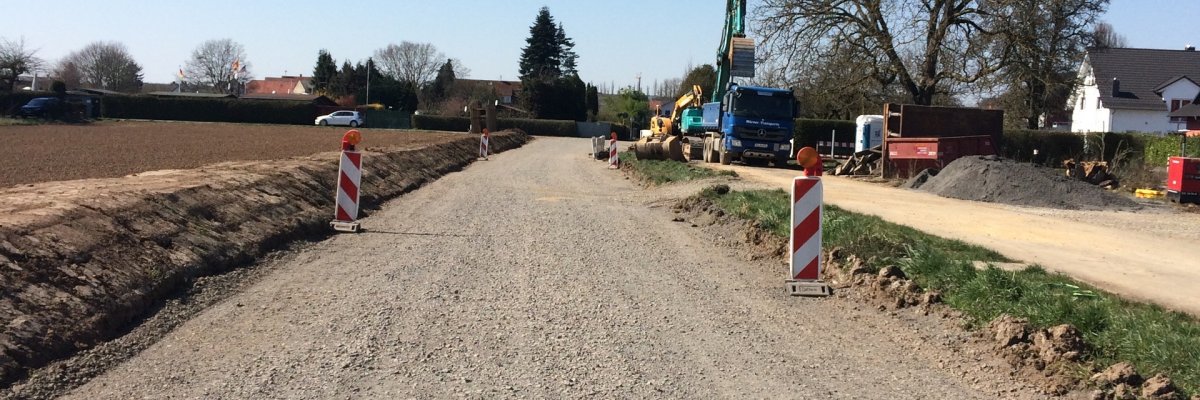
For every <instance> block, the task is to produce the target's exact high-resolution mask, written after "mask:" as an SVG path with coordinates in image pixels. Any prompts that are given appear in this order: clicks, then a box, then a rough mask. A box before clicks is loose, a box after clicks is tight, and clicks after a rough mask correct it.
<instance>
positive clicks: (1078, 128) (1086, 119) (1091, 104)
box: [1071, 85, 1112, 132]
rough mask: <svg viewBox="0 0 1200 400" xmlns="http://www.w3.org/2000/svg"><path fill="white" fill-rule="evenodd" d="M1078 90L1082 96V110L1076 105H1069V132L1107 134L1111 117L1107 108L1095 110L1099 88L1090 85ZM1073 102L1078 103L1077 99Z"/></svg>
mask: <svg viewBox="0 0 1200 400" xmlns="http://www.w3.org/2000/svg"><path fill="white" fill-rule="evenodd" d="M1079 90H1080V93H1081V94H1082V96H1083V109H1082V110H1081V109H1079V105H1078V103H1073V104H1071V106H1072V108H1071V109H1072V110H1073V111H1072V112H1071V131H1072V132H1107V131H1108V128H1109V126H1111V125H1112V122H1111V115H1110V114H1109V110H1108V109H1107V108H1096V101H1097V100H1098V99H1099V98H1100V90H1099V88H1097V87H1096V86H1095V85H1090V86H1083V87H1081V88H1079ZM1075 100H1076V101H1079V98H1078V97H1076V98H1075Z"/></svg>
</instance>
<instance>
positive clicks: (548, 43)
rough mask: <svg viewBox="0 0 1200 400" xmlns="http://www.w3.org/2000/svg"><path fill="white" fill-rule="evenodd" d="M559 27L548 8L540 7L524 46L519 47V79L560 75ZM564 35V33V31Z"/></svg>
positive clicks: (560, 49) (556, 76)
mask: <svg viewBox="0 0 1200 400" xmlns="http://www.w3.org/2000/svg"><path fill="white" fill-rule="evenodd" d="M558 33H559V29H558V27H557V26H555V24H554V17H552V16H550V8H548V7H542V8H541V10H538V15H537V17H536V18H534V21H533V26H530V27H529V37H528V38H526V39H525V43H526V46H525V48H523V49H521V61H520V65H519V67H520V68H519V70H518V72H520V74H521V80H527V79H541V78H558V77H559V76H562V59H561V58H560V57H561V56H562V48H561V47H560V45H559V41H558ZM564 36H565V33H564Z"/></svg>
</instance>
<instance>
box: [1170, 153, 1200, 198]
mask: <svg viewBox="0 0 1200 400" xmlns="http://www.w3.org/2000/svg"><path fill="white" fill-rule="evenodd" d="M1167 197H1168V198H1170V199H1171V200H1173V201H1175V202H1178V203H1197V204H1200V158H1188V157H1171V158H1170V159H1168V161H1167Z"/></svg>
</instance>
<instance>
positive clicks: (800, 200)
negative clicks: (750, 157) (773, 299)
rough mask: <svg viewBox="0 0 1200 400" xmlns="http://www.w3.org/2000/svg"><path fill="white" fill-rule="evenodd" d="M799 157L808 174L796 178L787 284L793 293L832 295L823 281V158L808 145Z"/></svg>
mask: <svg viewBox="0 0 1200 400" xmlns="http://www.w3.org/2000/svg"><path fill="white" fill-rule="evenodd" d="M801 153H803V154H801ZM796 160H797V161H799V162H800V165H802V166H804V167H805V169H804V175H805V176H798V177H796V178H794V179H792V234H791V243H790V246H788V256H789V257H788V264H789V266H790V271H789V273H788V279H787V281H786V285H787V289H788V293H789V294H791V295H793V296H828V295H829V286H828V285H826V284H825V283H824V282H822V281H821V269H822V268H821V261H822V260H821V217H822V214H823V213H824V209H825V207H824V206H823V204H822V203H823V201H824V187H823V186H822V185H821V167H820V163H821V161H820V160H821V157H820V155H818V154H817V152H816V150H814V149H812V148H811V147H805V148H804V149H801V151H800V152H798V153H797V154H796Z"/></svg>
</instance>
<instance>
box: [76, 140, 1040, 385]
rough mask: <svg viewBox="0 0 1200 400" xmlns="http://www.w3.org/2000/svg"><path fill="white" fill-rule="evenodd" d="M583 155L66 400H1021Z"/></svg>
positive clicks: (317, 247) (331, 268)
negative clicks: (792, 290)
mask: <svg viewBox="0 0 1200 400" xmlns="http://www.w3.org/2000/svg"><path fill="white" fill-rule="evenodd" d="M587 147H588V142H587V141H586V140H581V139H563V138H539V139H537V140H535V141H534V142H532V143H531V144H529V145H526V146H525V147H523V148H522V149H519V150H515V151H509V152H505V153H501V154H499V155H496V156H494V157H492V159H491V161H481V162H478V163H475V164H473V165H471V166H470V167H468V168H466V169H465V170H464V171H463V172H460V173H455V174H451V175H448V176H446V177H444V178H442V179H440V180H438V181H436V182H434V183H432V184H429V185H428V186H426V187H424V188H422V189H420V190H418V191H416V192H413V193H411V194H409V195H405V196H403V197H401V198H399V199H397V200H395V201H393V202H391V203H389V204H387V205H386V206H385V207H384V208H383V209H382V210H380V211H378V212H376V213H374V215H372V216H371V217H369V218H367V219H365V220H364V221H363V225H364V227H365V228H367V229H368V230H369V231H368V232H366V233H362V234H358V235H341V236H336V237H334V238H331V239H329V240H327V241H324V242H321V243H317V244H314V245H311V246H305V247H304V248H303V249H301V250H299V251H297V252H295V253H293V254H290V255H288V256H286V257H284V258H283V259H282V260H281V261H278V262H279V263H282V265H278V266H275V267H274V268H272V272H271V273H270V274H268V275H267V276H264V277H262V278H261V280H260V281H258V282H256V283H254V284H252V285H250V286H249V287H248V288H247V289H245V290H244V291H243V292H240V293H238V294H235V295H233V296H231V297H230V298H228V299H227V300H226V301H224V302H221V303H218V304H217V305H215V306H213V307H212V308H209V309H208V310H206V311H204V312H202V313H200V314H199V315H197V316H196V317H194V318H193V319H191V320H189V321H188V322H186V323H184V324H183V325H182V326H180V327H179V328H177V329H176V330H174V331H173V332H172V333H170V334H168V335H167V336H166V337H165V338H163V339H162V340H161V341H159V342H158V343H156V344H155V345H153V346H151V347H150V348H149V349H147V350H146V351H144V352H142V353H141V354H139V355H137V356H136V357H134V358H132V359H130V360H129V361H127V362H126V363H124V364H122V365H120V366H118V367H116V368H114V369H112V370H110V371H109V372H108V373H106V374H104V375H102V376H100V377H98V378H96V379H94V380H92V381H91V382H89V383H88V384H86V385H84V386H82V387H80V388H78V389H77V390H75V391H74V392H72V393H71V394H70V395H68V397H69V398H76V399H95V398H205V399H220V398H288V399H306V398H447V397H488V398H492V397H521V398H529V397H532V398H564V397H570V398H578V397H596V398H647V397H669V398H763V397H784V398H894V399H911V398H935V399H975V398H997V397H999V398H1038V397H1039V396H1037V395H1036V394H1035V393H1034V392H1033V391H1032V390H1031V389H1029V388H1028V387H1027V385H1026V384H1024V383H1022V382H1017V381H1014V380H1013V379H1012V378H1009V373H1008V371H1007V370H1004V369H1003V368H1002V367H997V366H996V365H999V364H997V363H998V362H999V361H998V360H996V359H994V358H991V357H989V356H988V355H987V354H981V353H978V352H972V351H970V350H969V349H966V348H967V347H968V346H966V345H964V344H962V343H963V342H965V341H966V339H967V336H968V334H966V333H964V332H963V331H961V330H958V329H957V328H946V326H948V325H953V323H951V322H948V321H945V320H941V319H939V318H936V317H916V316H913V315H909V314H910V313H903V314H904V315H894V314H888V313H884V312H880V311H876V310H874V309H871V308H869V307H865V306H863V305H861V304H857V303H854V302H852V301H850V300H844V299H805V298H792V297H788V296H786V295H784V293H783V281H782V280H783V275H784V274H785V272H784V271H785V267H783V266H781V265H779V264H778V261H771V262H747V261H744V260H740V259H738V258H736V257H735V256H734V252H733V251H732V250H731V249H729V248H721V247H713V246H712V245H710V244H708V240H707V239H706V238H705V237H702V236H701V234H700V232H701V230H699V229H694V228H690V227H688V225H686V224H680V223H673V222H671V218H672V214H671V213H670V212H669V210H666V209H664V208H663V207H650V206H648V205H647V200H646V196H645V193H646V192H645V191H643V189H640V188H638V187H636V186H635V185H634V184H633V183H631V182H630V181H628V180H626V179H624V178H623V177H622V176H621V175H620V173H619V172H616V171H610V170H607V169H605V168H604V167H605V165H604V164H602V163H600V162H597V161H591V160H588V159H586V157H585V156H584V151H585V149H586V148H587ZM927 320H933V322H929V321H927ZM922 321H925V322H922ZM939 321H940V322H939Z"/></svg>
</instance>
